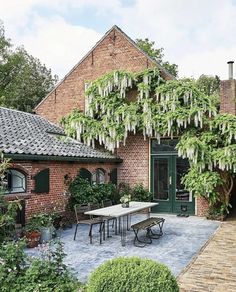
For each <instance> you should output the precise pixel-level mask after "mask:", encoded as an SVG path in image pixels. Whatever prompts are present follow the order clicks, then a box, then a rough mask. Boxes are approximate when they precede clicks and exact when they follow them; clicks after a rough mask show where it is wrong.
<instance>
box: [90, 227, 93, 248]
mask: <svg viewBox="0 0 236 292" xmlns="http://www.w3.org/2000/svg"><path fill="white" fill-rule="evenodd" d="M92 232H93V224H91V225H90V229H89V238H90V244H92V243H93V242H92V237H93V234H92Z"/></svg>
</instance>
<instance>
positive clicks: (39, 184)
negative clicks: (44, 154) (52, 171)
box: [34, 168, 49, 193]
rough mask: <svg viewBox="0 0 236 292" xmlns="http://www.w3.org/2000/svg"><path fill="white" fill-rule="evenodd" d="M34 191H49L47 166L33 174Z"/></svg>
mask: <svg viewBox="0 0 236 292" xmlns="http://www.w3.org/2000/svg"><path fill="white" fill-rule="evenodd" d="M34 180H35V189H34V192H36V193H49V168H45V169H43V170H41V171H40V172H38V173H37V174H36V175H35V176H34Z"/></svg>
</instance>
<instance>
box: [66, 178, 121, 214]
mask: <svg viewBox="0 0 236 292" xmlns="http://www.w3.org/2000/svg"><path fill="white" fill-rule="evenodd" d="M69 191H70V194H71V196H70V199H69V206H70V208H73V206H74V205H75V204H81V203H90V202H97V203H101V201H102V200H112V202H113V203H116V202H117V196H116V186H115V185H114V184H112V183H107V184H91V183H90V182H89V181H88V180H86V179H83V178H81V177H80V176H79V174H78V175H77V176H76V177H75V179H74V180H73V181H72V182H71V183H70V186H69Z"/></svg>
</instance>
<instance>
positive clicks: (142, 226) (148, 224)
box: [131, 217, 165, 247]
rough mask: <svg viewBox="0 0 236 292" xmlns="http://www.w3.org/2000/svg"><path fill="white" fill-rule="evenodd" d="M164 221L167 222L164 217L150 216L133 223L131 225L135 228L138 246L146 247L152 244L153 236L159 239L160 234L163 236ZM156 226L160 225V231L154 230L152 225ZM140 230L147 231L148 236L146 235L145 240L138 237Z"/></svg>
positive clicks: (135, 240)
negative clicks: (155, 231)
mask: <svg viewBox="0 0 236 292" xmlns="http://www.w3.org/2000/svg"><path fill="white" fill-rule="evenodd" d="M164 222H165V219H164V218H158V217H150V218H147V219H145V220H143V221H140V222H138V223H135V224H133V225H132V226H131V228H132V229H133V231H134V234H135V237H134V245H135V246H138V247H144V246H146V245H147V244H151V243H152V239H153V238H154V239H158V238H159V237H160V236H162V235H163V231H162V228H163V224H164ZM154 226H158V227H159V232H158V233H154V232H153V230H152V227H154ZM140 230H145V231H146V236H145V238H144V240H141V239H140V238H139V237H138V233H139V231H140ZM137 242H138V244H137ZM140 243H141V244H140Z"/></svg>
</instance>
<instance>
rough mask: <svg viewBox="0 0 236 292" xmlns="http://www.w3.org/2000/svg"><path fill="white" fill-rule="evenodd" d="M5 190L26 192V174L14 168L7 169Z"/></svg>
mask: <svg viewBox="0 0 236 292" xmlns="http://www.w3.org/2000/svg"><path fill="white" fill-rule="evenodd" d="M7 192H9V193H25V192H26V176H25V174H24V173H22V172H20V171H18V170H16V169H10V170H8V171H7Z"/></svg>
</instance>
